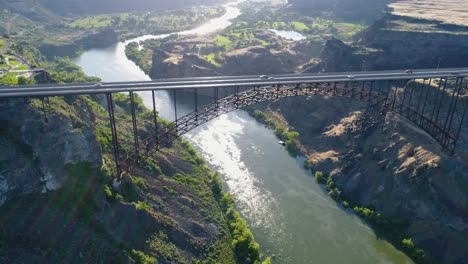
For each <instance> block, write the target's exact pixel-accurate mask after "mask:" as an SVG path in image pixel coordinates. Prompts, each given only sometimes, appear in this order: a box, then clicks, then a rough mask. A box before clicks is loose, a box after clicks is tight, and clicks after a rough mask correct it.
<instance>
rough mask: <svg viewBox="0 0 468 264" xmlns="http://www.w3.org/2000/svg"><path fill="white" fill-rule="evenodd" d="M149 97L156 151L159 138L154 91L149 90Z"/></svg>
mask: <svg viewBox="0 0 468 264" xmlns="http://www.w3.org/2000/svg"><path fill="white" fill-rule="evenodd" d="M151 95H152V96H153V122H154V140H155V144H156V149H158V148H159V136H158V116H157V111H156V97H155V94H154V90H151Z"/></svg>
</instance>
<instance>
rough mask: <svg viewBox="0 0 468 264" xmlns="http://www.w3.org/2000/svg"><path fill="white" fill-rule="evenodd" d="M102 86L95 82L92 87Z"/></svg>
mask: <svg viewBox="0 0 468 264" xmlns="http://www.w3.org/2000/svg"><path fill="white" fill-rule="evenodd" d="M101 86H102V83H95V84H94V87H101Z"/></svg>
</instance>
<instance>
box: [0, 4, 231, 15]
mask: <svg viewBox="0 0 468 264" xmlns="http://www.w3.org/2000/svg"><path fill="white" fill-rule="evenodd" d="M221 2H224V1H223V0H170V1H168V0H1V1H0V9H8V10H11V11H15V12H18V13H22V14H27V15H38V14H39V16H44V15H45V16H47V17H49V16H50V15H51V14H54V15H60V16H68V15H94V14H104V13H124V12H125V13H126V12H146V11H154V10H165V9H174V8H183V7H190V6H196V5H209V4H213V3H221Z"/></svg>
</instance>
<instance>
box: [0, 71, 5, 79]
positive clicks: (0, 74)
mask: <svg viewBox="0 0 468 264" xmlns="http://www.w3.org/2000/svg"><path fill="white" fill-rule="evenodd" d="M3 76H5V72H4V71H3V70H1V69H0V78H3Z"/></svg>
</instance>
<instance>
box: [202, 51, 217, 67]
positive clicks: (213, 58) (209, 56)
mask: <svg viewBox="0 0 468 264" xmlns="http://www.w3.org/2000/svg"><path fill="white" fill-rule="evenodd" d="M202 57H203V58H204V59H205V60H207V61H208V62H209V63H211V64H213V65H215V66H216V67H220V66H221V64H220V63H219V62H217V61H216V54H214V53H209V54H206V55H202Z"/></svg>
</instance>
